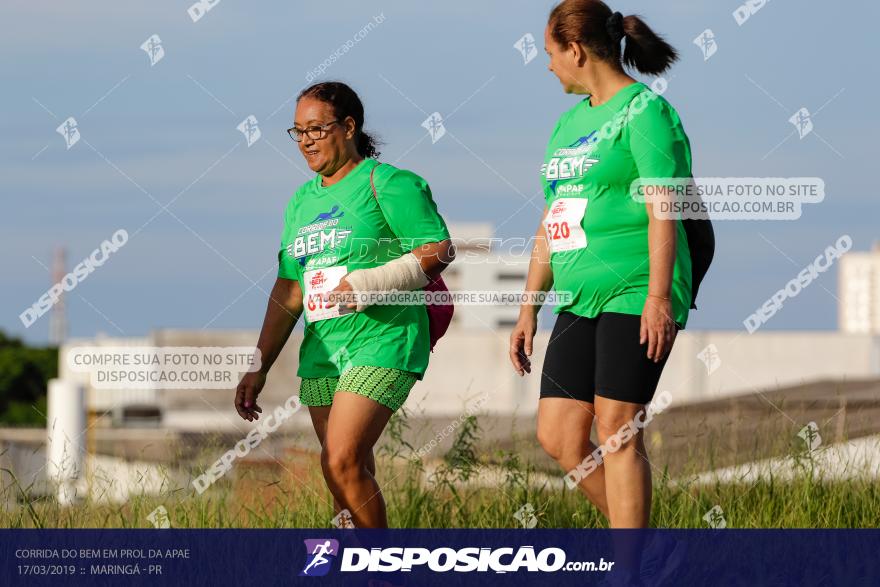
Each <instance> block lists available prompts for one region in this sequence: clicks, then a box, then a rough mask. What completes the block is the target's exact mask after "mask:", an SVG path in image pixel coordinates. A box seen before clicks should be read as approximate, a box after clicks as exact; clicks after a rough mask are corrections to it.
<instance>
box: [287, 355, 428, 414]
mask: <svg viewBox="0 0 880 587" xmlns="http://www.w3.org/2000/svg"><path fill="white" fill-rule="evenodd" d="M416 381H418V377H417V376H416V375H415V374H414V373H410V372H409V371H401V370H400V369H389V368H387V367H365V366H358V367H350V368H349V369H348V370H346V371H345V372H344V373H342V375H341V376H339V377H314V378H304V379H303V380H302V384H301V385H300V387H299V401H300V402H302V404H303V405H304V406H329V405H331V404H332V403H333V394H334V393H336V391H337V390H339V391H350V392H352V393H356V394H358V395H362V396H364V397H368V398H370V399H371V400H375V401H377V402H379V403H380V404H382V405H383V406H385V407H386V408H389V409H390V410H391V411H394V412H396V411H397V409H398V408H400V406H402V405H403V402H405V401H406V398H407V396H408V395H409V392H410V390H411V389H412V387H413V385H415V383H416Z"/></svg>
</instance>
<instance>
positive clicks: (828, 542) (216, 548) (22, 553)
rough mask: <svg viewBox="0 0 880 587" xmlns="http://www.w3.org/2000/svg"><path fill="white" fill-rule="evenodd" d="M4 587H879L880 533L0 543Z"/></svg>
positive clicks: (83, 533) (136, 535)
mask: <svg viewBox="0 0 880 587" xmlns="http://www.w3.org/2000/svg"><path fill="white" fill-rule="evenodd" d="M0 547H2V548H0V562H2V568H0V577H2V580H0V585H65V586H66V585H94V584H99V585H100V584H107V585H109V584H114V585H183V584H191V585H212V586H220V585H257V584H258V585H314V586H324V585H364V586H367V587H397V586H401V587H403V586H422V585H443V586H453V585H483V586H485V585H505V586H516V585H554V586H564V585H598V584H603V585H708V584H712V585H744V586H745V585H748V586H754V585H798V586H804V585H847V586H851V585H878V584H880V557H878V552H880V530H733V529H724V530H544V529H534V530H467V529H460V530H329V529H278V530H243V529H229V530H174V529H167V530H0Z"/></svg>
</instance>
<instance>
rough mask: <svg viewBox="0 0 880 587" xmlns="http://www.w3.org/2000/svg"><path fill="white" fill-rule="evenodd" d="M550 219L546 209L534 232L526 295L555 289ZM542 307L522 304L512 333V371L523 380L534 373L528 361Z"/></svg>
mask: <svg viewBox="0 0 880 587" xmlns="http://www.w3.org/2000/svg"><path fill="white" fill-rule="evenodd" d="M545 216H547V208H546V207H545V208H544V214H543V215H542V216H541V223H540V224H539V225H538V230H537V231H536V232H535V246H534V247H533V248H532V258H531V260H530V261H529V273H528V276H527V277H526V291H550V288H551V287H553V271H552V270H551V268H550V248H549V246H548V244H547V236H546V232H545V231H544V217H545ZM540 309H541V306H540V305H538V304H523V305H522V306H520V309H519V319H518V320H517V323H516V326H514V328H513V332H511V333H510V362H511V363H513V369H514V371H516V372H517V373H518V374H519V375H520V376H523V375H525V373H531V372H532V364H531V361H530V360H529V357H530V356H531V355H532V340H533V339H534V338H535V331H536V330H537V328H538V312H539V311H540Z"/></svg>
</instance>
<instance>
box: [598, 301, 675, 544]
mask: <svg viewBox="0 0 880 587" xmlns="http://www.w3.org/2000/svg"><path fill="white" fill-rule="evenodd" d="M639 327H640V317H639V316H636V315H633V314H618V313H611V312H609V313H603V314H600V315H599V322H598V324H597V327H596V346H597V355H596V401H595V406H596V428H597V432H598V436H599V443H600V444H601V445H603V447H605V448H607V449H608V451H607V453H606V454H604V455H603V457H604V461H605V491H606V494H607V495H608V510H609V513H610V521H611V527H612V528H646V527H647V526H648V522H649V520H650V517H651V465H650V463H649V462H648V453H647V451H646V450H645V442H644V433H643V429H644V427H645V425H648V424H649V422H650V418H647V419H646V413H645V405H646V404H648V403H649V402H650V401H651V399H652V398H653V397H654V391H655V390H656V389H657V382H658V381H659V380H660V375H661V373H662V372H663V367H664V365H665V363H666V360H665V359H664V360H663V361H661V362H659V363H654V362H653V361H651V360H649V359H648V358H647V344H639ZM637 416H638V417H637ZM622 427H625V428H626V429H627V431H625V432H623V433H622V434H619V432H620V431H621V428H622Z"/></svg>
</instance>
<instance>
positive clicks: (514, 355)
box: [510, 311, 538, 377]
mask: <svg viewBox="0 0 880 587" xmlns="http://www.w3.org/2000/svg"><path fill="white" fill-rule="evenodd" d="M537 328H538V318H537V316H536V315H535V314H534V313H533V312H531V311H529V312H521V313H520V315H519V320H517V321H516V326H514V327H513V332H511V333H510V362H511V363H513V370H514V371H516V373H517V374H518V375H519V376H520V377H523V376H525V374H526V373H531V372H532V361H531V360H530V359H529V357H531V356H532V340H533V339H534V338H535V331H536V330H537Z"/></svg>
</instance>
